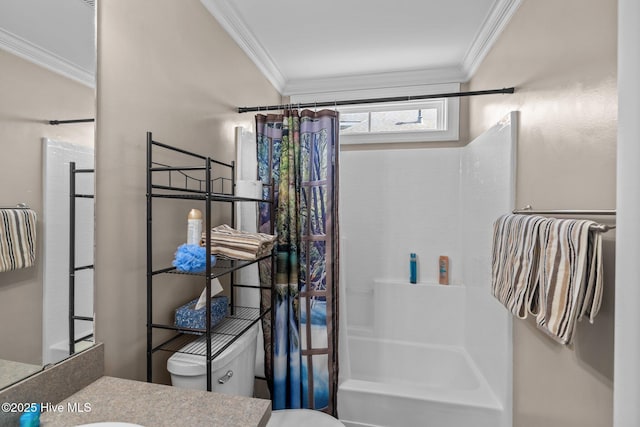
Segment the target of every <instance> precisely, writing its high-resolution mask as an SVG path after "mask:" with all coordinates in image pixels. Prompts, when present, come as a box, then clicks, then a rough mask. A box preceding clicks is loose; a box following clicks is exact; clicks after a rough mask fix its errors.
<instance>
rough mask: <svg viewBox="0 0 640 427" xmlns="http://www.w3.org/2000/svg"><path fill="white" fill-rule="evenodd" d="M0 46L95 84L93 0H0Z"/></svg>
mask: <svg viewBox="0 0 640 427" xmlns="http://www.w3.org/2000/svg"><path fill="white" fill-rule="evenodd" d="M0 49H4V50H7V51H9V52H11V53H14V54H16V55H18V56H20V57H22V58H24V59H27V60H30V61H32V62H35V63H36V64H38V65H41V66H43V67H45V68H48V69H50V70H52V71H55V72H57V73H60V74H62V75H64V76H66V77H69V78H71V79H73V80H76V81H79V82H80V83H83V84H85V85H87V86H91V87H93V86H95V71H96V53H95V51H96V49H95V4H94V0H0Z"/></svg>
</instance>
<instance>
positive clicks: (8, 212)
mask: <svg viewBox="0 0 640 427" xmlns="http://www.w3.org/2000/svg"><path fill="white" fill-rule="evenodd" d="M36 222H37V215H36V213H35V211H33V210H31V209H0V272H3V271H11V270H17V269H20V268H27V267H31V266H33V264H34V263H35V260H36Z"/></svg>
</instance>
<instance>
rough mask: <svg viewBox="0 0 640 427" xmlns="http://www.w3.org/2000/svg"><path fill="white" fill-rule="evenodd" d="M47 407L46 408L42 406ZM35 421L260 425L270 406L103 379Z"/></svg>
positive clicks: (52, 425) (54, 424)
mask: <svg viewBox="0 0 640 427" xmlns="http://www.w3.org/2000/svg"><path fill="white" fill-rule="evenodd" d="M44 405H45V406H47V404H46V403H45V404H44ZM47 409H48V411H47V412H44V413H43V414H42V416H41V418H40V421H41V426H42V427H58V426H61V427H68V426H73V425H80V424H89V423H97V422H104V421H112V422H114V421H119V422H128V423H134V424H140V425H142V426H147V427H151V426H153V427H161V426H171V427H174V426H179V425H183V426H190V425H193V426H199V425H207V426H216V427H249V426H251V427H253V426H256V427H264V426H266V425H267V421H268V420H269V417H270V415H271V402H270V401H269V400H264V399H254V398H249V397H243V396H229V395H225V394H220V393H211V392H207V391H201V390H186V389H181V388H176V387H170V386H166V385H160V384H150V383H146V382H140V381H132V380H124V379H120V378H113V377H102V378H100V379H98V380H96V381H95V382H93V383H92V384H90V385H88V386H87V387H85V388H83V389H82V390H80V391H79V392H77V393H75V394H73V395H71V396H70V397H69V398H68V399H65V400H64V401H62V402H61V403H59V404H57V405H51V406H50V407H49V408H47Z"/></svg>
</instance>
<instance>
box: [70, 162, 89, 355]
mask: <svg viewBox="0 0 640 427" xmlns="http://www.w3.org/2000/svg"><path fill="white" fill-rule="evenodd" d="M94 172H95V171H94V170H93V169H77V168H76V163H75V162H70V163H69V355H72V354H75V352H76V344H78V343H79V342H81V341H86V340H88V339H90V338H92V337H93V332H92V333H90V334H88V335H85V336H83V337H80V338H76V327H75V326H76V320H80V321H85V322H93V317H92V316H78V315H76V302H75V296H76V273H77V272H78V271H82V270H93V264H90V265H82V266H76V200H77V199H93V198H94V196H93V194H81V193H77V192H76V180H77V176H78V174H92V173H94Z"/></svg>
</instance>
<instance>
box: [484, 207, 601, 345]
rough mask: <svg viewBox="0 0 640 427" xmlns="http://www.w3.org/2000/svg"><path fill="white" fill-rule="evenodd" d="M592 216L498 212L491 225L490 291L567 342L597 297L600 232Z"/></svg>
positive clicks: (592, 310) (593, 312) (598, 300)
mask: <svg viewBox="0 0 640 427" xmlns="http://www.w3.org/2000/svg"><path fill="white" fill-rule="evenodd" d="M594 224H595V223H594V222H593V221H587V220H573V219H555V218H543V217H535V216H526V215H504V216H502V217H500V218H499V219H498V220H497V221H496V222H495V224H494V236H493V237H494V239H493V262H492V293H493V295H494V296H495V297H496V298H497V299H498V300H499V301H500V302H501V303H502V304H503V305H504V306H505V307H507V309H509V310H510V311H511V312H512V313H513V314H514V315H516V316H518V317H520V318H526V317H527V314H529V313H530V314H532V315H534V316H535V317H536V324H537V325H538V327H539V328H540V329H541V330H543V331H544V332H545V333H547V334H548V335H549V336H551V337H552V338H553V339H555V340H556V341H558V342H560V343H562V344H570V343H571V340H572V338H573V334H574V330H575V324H576V321H578V320H580V319H581V318H582V316H585V315H588V316H589V320H590V321H591V322H593V319H594V317H595V316H596V314H597V313H598V311H599V309H600V304H601V301H602V287H603V276H602V236H601V234H600V232H597V231H591V230H590V227H591V226H592V225H594Z"/></svg>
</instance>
